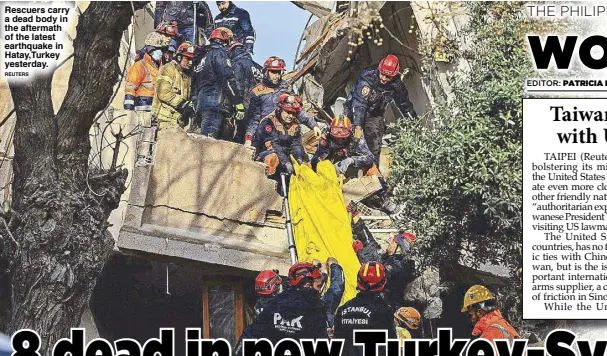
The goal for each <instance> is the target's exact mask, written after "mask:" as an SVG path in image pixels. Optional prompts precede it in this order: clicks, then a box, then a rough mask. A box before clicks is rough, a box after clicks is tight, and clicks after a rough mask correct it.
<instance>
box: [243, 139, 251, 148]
mask: <svg viewBox="0 0 607 356" xmlns="http://www.w3.org/2000/svg"><path fill="white" fill-rule="evenodd" d="M244 146H245V147H246V148H251V147H253V142H251V140H245V141H244Z"/></svg>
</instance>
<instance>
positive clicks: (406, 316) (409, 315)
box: [394, 307, 422, 329]
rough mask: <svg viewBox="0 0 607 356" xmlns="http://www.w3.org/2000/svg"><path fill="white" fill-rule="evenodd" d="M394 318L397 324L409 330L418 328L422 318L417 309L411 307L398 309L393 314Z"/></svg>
mask: <svg viewBox="0 0 607 356" xmlns="http://www.w3.org/2000/svg"><path fill="white" fill-rule="evenodd" d="M394 318H395V319H396V320H398V322H399V324H400V323H402V324H405V326H406V327H408V328H409V329H417V328H419V324H420V322H421V320H422V316H421V314H420V313H419V312H418V311H417V309H415V308H411V307H402V308H399V309H398V310H397V311H396V312H395V313H394ZM401 326H402V325H401Z"/></svg>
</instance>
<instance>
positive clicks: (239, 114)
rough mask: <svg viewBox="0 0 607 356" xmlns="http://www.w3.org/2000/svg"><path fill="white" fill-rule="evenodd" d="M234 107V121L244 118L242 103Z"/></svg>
mask: <svg viewBox="0 0 607 356" xmlns="http://www.w3.org/2000/svg"><path fill="white" fill-rule="evenodd" d="M235 108H236V115H235V116H234V119H236V121H240V120H242V119H244V105H242V104H237V105H236V106H235Z"/></svg>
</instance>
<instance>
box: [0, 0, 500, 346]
mask: <svg viewBox="0 0 607 356" xmlns="http://www.w3.org/2000/svg"><path fill="white" fill-rule="evenodd" d="M293 3H294V5H296V6H299V7H301V8H303V9H305V10H307V11H309V12H310V14H311V15H310V19H311V20H312V19H314V18H315V21H313V22H312V21H310V25H309V26H308V27H307V28H306V29H305V30H304V33H303V36H302V39H303V40H305V45H304V46H303V47H302V48H301V51H300V53H298V54H297V59H296V64H297V66H298V69H297V70H296V71H295V72H293V73H291V75H290V76H289V77H290V78H291V80H292V81H293V82H294V83H295V84H296V87H297V88H298V89H299V91H300V93H301V94H302V95H303V97H304V99H305V101H306V102H307V103H308V104H309V105H310V106H311V107H310V108H309V109H310V110H313V111H315V112H316V113H318V117H319V119H320V120H321V121H325V123H326V122H328V121H329V120H330V118H331V117H332V116H333V115H334V114H336V113H338V112H339V111H340V105H342V104H343V100H342V99H340V98H345V97H346V96H347V94H348V92H349V90H350V89H351V88H352V86H353V85H354V83H355V80H356V78H357V76H358V73H360V72H361V71H362V70H363V69H364V68H366V67H368V66H370V65H373V64H376V63H378V62H379V60H380V59H381V58H383V57H384V56H385V55H387V54H389V53H392V54H396V55H397V56H398V57H399V59H400V61H401V68H405V70H404V71H403V72H404V74H403V76H402V80H403V82H404V83H405V85H406V87H407V89H408V91H409V96H410V99H411V101H412V103H413V105H414V107H415V109H416V111H417V112H418V113H419V114H420V125H423V126H424V127H427V128H428V129H429V130H432V129H433V127H435V125H440V123H439V122H436V121H435V120H434V117H433V115H432V110H431V108H432V107H433V106H436V105H440V103H441V102H444V101H445V100H449V98H450V94H449V93H450V88H449V84H448V81H447V76H448V73H449V72H454V71H465V70H466V63H465V62H464V61H462V60H459V59H456V58H454V57H452V56H450V55H449V53H447V52H448V50H447V48H448V46H447V44H444V46H443V47H441V46H435V45H432V43H436V42H440V43H443V42H444V40H441V41H438V40H437V39H440V38H442V37H441V36H443V34H442V32H443V31H445V29H444V28H447V29H448V30H449V31H451V32H457V31H461V28H462V27H463V24H465V15H463V14H461V15H459V14H458V13H457V11H458V10H457V8H456V6H453V5H452V4H453V3H452V4H451V5H450V4H441V3H432V4H429V3H427V2H383V1H369V2H365V1H363V2H345V1H332V2H299V1H294V2H293ZM77 6H78V7H79V8H80V9H81V10H82V11H85V8H86V6H87V3H86V2H78V3H77ZM152 6H153V5H150V6H148V7H146V8H145V9H143V10H139V11H137V12H136V14H135V17H134V21H133V24H132V25H131V26H130V28H129V30H128V31H126V32H125V34H124V36H123V43H122V46H121V55H120V58H119V61H120V64H121V66H124V67H125V68H128V67H129V66H130V65H131V64H132V63H133V59H134V57H135V53H134V51H135V49H138V48H141V47H142V43H143V40H144V38H145V35H146V34H147V33H149V32H151V31H153V16H152V14H153V7H152ZM453 12H455V13H453ZM75 13H76V12H75V11H73V12H71V15H72V18H71V20H72V22H71V24H72V27H70V29H69V30H68V32H70V35H71V36H72V38H73V37H75V35H76V34H75V24H76V21H77V16H76V14H75ZM444 13H449V14H450V16H449V17H447V16H445V17H444V18H441V17H440V16H439V15H437V14H444ZM437 16H438V19H437ZM428 19H430V21H426V20H428ZM437 21H438V22H437ZM459 41H460V45H462V46H465V41H464V39H463V38H459ZM129 49H130V50H129ZM425 51H431V52H433V53H434V54H435V55H434V61H433V63H432V65H431V66H430V67H431V68H432V71H431V72H430V73H428V72H423V71H422V61H423V60H424V59H423V58H424V57H423V55H422V53H423V52H425ZM68 55H69V53H68V54H64V56H65V58H67V57H68ZM70 71H71V60H67V61H66V62H65V64H64V65H63V66H62V67H61V68H59V69H58V70H57V72H56V73H55V77H54V80H53V102H54V104H55V108H58V107H59V105H60V103H61V101H62V99H63V95H64V94H65V91H66V89H67V88H66V86H67V82H68V81H67V78H68V77H69V73H70ZM116 85H117V87H116V88H117V89H116V90H117V92H116V95H115V96H114V100H113V101H112V102H111V103H110V106H109V107H108V108H107V109H106V110H105V111H103V112H102V113H100V115H99V117H98V120H96V123H95V124H94V125H93V127H92V128H91V146H92V147H93V150H92V152H91V157H90V161H91V166H93V167H96V168H106V169H107V168H108V167H110V166H113V167H118V166H121V167H124V168H127V169H128V170H129V179H128V182H127V190H126V192H125V193H124V196H123V198H122V200H121V203H120V206H119V208H118V209H116V210H115V211H114V212H113V213H112V216H111V217H110V222H111V223H112V227H111V228H110V232H111V233H112V235H113V237H114V238H115V240H116V248H115V250H116V251H115V253H114V254H113V256H112V257H111V259H110V261H109V263H108V264H107V266H106V268H105V270H104V273H103V275H102V277H101V279H100V280H99V282H98V284H97V287H96V289H95V291H94V293H93V296H92V300H91V302H90V308H89V309H87V311H86V312H85V314H84V315H83V319H82V326H83V327H86V328H87V336H88V337H89V338H92V337H95V336H101V337H104V338H105V339H107V340H110V341H113V340H117V339H120V338H122V337H131V338H134V339H137V340H139V341H145V340H147V339H149V338H152V337H157V336H158V328H160V327H174V328H175V330H176V333H177V335H176V340H184V339H185V337H184V335H183V333H184V332H185V328H186V327H201V328H202V330H203V337H205V338H218V337H223V338H225V339H226V340H228V341H231V342H235V340H236V339H237V338H238V336H239V335H240V333H241V332H242V330H243V329H244V327H245V326H246V325H247V324H248V323H250V322H251V320H252V306H253V304H254V303H255V299H256V296H255V293H254V289H253V278H254V277H255V275H256V272H258V271H260V270H263V269H274V268H276V269H279V270H280V272H281V274H285V273H286V271H287V270H288V268H289V258H288V252H287V235H286V231H285V228H284V216H283V209H284V202H283V199H282V197H281V196H280V195H279V194H278V193H277V189H276V188H277V187H276V183H274V182H273V181H271V180H268V179H267V178H266V176H265V173H264V167H263V166H262V165H261V164H259V163H256V162H254V161H253V160H252V157H251V154H252V153H251V151H250V150H248V149H246V148H244V147H243V146H241V145H237V144H233V143H229V142H224V141H217V140H213V139H209V138H204V137H202V136H200V135H195V134H186V133H185V132H184V131H183V130H180V129H169V130H165V131H161V132H157V130H156V128H155V127H154V126H153V125H152V123H151V122H150V121H149V120H146V119H145V118H144V117H142V116H141V115H138V114H136V113H135V112H128V111H124V110H122V98H123V97H124V92H123V89H124V83H123V82H121V83H117V84H116ZM0 90H1V91H2V93H3V94H5V95H3V96H2V97H3V98H10V92H9V90H8V87H7V84H6V82H2V83H0ZM0 110H1V111H2V112H3V117H5V119H4V124H3V125H2V126H1V127H0V139H1V141H0V142H1V143H2V144H3V155H2V161H1V164H0V178H1V180H2V182H4V183H3V184H2V187H3V190H2V192H1V195H2V196H1V198H2V203H3V207H5V208H8V207H9V206H10V196H11V191H10V181H11V174H12V173H11V172H12V167H11V164H10V163H11V159H12V156H13V151H12V129H13V128H14V120H15V117H14V114H12V103H11V101H10V99H9V100H0ZM400 116H401V115H400V113H399V112H398V110H397V109H396V108H395V107H390V108H389V110H388V114H387V115H386V119H387V122H388V123H392V122H395V121H396V120H398V119H400ZM305 139H306V142H307V143H308V144H307V147H308V149H313V148H314V147H315V146H314V142H313V140H312V139H311V138H310V135H308V136H306V138H305ZM389 165H390V156H389V147H388V145H386V147H384V148H383V149H382V158H381V161H380V168H381V169H382V171H383V172H388V173H389ZM377 189H378V183H377V182H374V181H372V180H365V179H359V180H352V181H351V183H349V184H346V186H345V187H344V199H345V200H346V201H349V200H361V199H363V198H364V197H366V196H368V195H370V194H372V193H373V192H374V191H375V190H377ZM363 215H364V218H365V219H367V221H368V223H369V226H370V227H371V231H372V232H373V233H374V234H376V236H377V237H379V239H380V240H382V239H384V238H386V237H388V236H390V234H392V233H394V232H396V231H397V230H396V229H395V228H394V226H392V224H391V221H390V218H389V217H387V216H386V215H385V214H382V213H380V212H378V211H374V210H373V209H366V210H364V211H363ZM448 272H450V273H451V274H457V276H453V275H451V276H445V275H444V273H442V274H441V273H439V272H437V271H436V270H427V271H424V272H423V273H422V275H421V277H420V278H419V279H418V280H416V281H414V282H413V283H411V285H410V286H409V287H408V290H407V296H408V298H410V300H409V302H410V303H412V304H413V305H415V306H419V307H420V309H421V310H424V311H425V314H424V316H425V318H426V320H430V321H431V322H430V323H428V324H426V325H425V330H426V331H427V332H428V334H427V335H426V336H431V333H432V331H433V330H434V329H435V328H436V327H438V326H453V325H467V319H466V317H465V315H461V313H459V307H460V306H459V304H460V299H458V298H453V297H452V298H445V296H444V294H443V295H442V298H441V293H442V292H443V288H441V282H440V281H441V279H446V280H456V281H458V282H457V283H456V284H457V285H456V286H455V287H454V288H452V293H453V296H455V295H463V291H461V289H463V288H467V287H468V286H469V285H470V284H474V283H483V284H493V285H503V284H504V283H507V282H506V280H505V279H504V278H502V277H504V276H506V275H507V274H508V271H504V270H499V269H496V270H493V271H492V272H494V273H487V272H479V271H476V270H472V269H470V268H467V267H464V266H461V268H460V269H459V270H457V272H456V271H453V270H451V271H448ZM458 293H460V294H458ZM446 300H448V301H449V302H447V303H443V301H446ZM445 310H449V311H450V312H448V313H443V311H445ZM453 310H455V311H456V313H452V312H451V311H453ZM458 333H460V334H458V335H456V336H460V337H463V336H466V335H467V330H466V329H465V328H462V329H460V330H458ZM183 346H184V345H182V344H181V343H177V345H176V351H177V352H178V353H179V352H180V351H181V353H183V351H184V350H183V349H182V348H183Z"/></svg>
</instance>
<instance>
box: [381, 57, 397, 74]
mask: <svg viewBox="0 0 607 356" xmlns="http://www.w3.org/2000/svg"><path fill="white" fill-rule="evenodd" d="M378 69H379V72H380V73H381V74H383V75H387V76H388V77H394V76H395V75H397V74H398V71H399V70H400V65H399V64H398V58H397V57H396V56H395V55H393V54H389V55H387V56H386V58H384V59H382V60H381V62H379V67H378Z"/></svg>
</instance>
